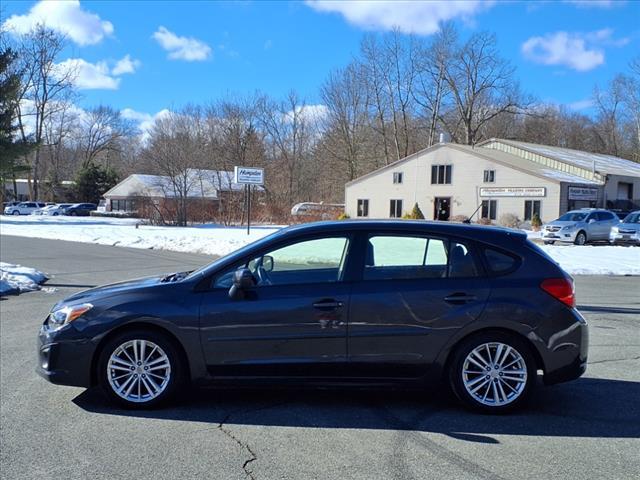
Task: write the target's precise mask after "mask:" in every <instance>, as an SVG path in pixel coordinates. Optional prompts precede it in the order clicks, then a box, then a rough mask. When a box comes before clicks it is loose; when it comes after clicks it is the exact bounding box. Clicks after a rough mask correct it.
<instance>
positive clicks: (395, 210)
mask: <svg viewBox="0 0 640 480" xmlns="http://www.w3.org/2000/svg"><path fill="white" fill-rule="evenodd" d="M389 216H390V217H391V218H400V217H401V216H402V200H391V202H390V203H389Z"/></svg>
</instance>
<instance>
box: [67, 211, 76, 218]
mask: <svg viewBox="0 0 640 480" xmlns="http://www.w3.org/2000/svg"><path fill="white" fill-rule="evenodd" d="M68 215H69V216H70V217H75V216H76V215H78V214H77V213H76V212H73V211H72V212H69V213H68Z"/></svg>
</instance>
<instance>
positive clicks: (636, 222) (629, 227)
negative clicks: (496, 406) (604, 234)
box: [609, 210, 640, 246]
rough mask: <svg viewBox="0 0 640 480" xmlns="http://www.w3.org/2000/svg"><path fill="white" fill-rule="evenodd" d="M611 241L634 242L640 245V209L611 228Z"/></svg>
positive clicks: (614, 242)
mask: <svg viewBox="0 0 640 480" xmlns="http://www.w3.org/2000/svg"><path fill="white" fill-rule="evenodd" d="M609 241H610V242H611V243H612V244H614V245H619V244H632V245H636V246H640V210H636V211H635V212H631V213H630V214H629V215H627V216H626V217H625V218H624V220H622V223H620V224H619V225H616V226H615V227H613V228H612V229H611V234H610V235H609Z"/></svg>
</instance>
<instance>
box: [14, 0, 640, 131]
mask: <svg viewBox="0 0 640 480" xmlns="http://www.w3.org/2000/svg"><path fill="white" fill-rule="evenodd" d="M2 10H3V11H2V22H3V23H4V26H5V27H7V28H10V29H11V30H12V31H21V30H25V29H27V28H28V27H29V26H30V25H32V24H33V23H34V22H35V21H38V19H42V18H45V19H47V23H48V24H51V25H53V26H55V28H57V29H59V30H60V31H62V32H65V33H66V34H67V35H68V36H69V38H70V46H69V48H68V49H67V51H66V52H65V55H64V56H63V57H62V58H61V59H60V60H61V61H63V60H67V61H69V62H75V64H76V65H79V67H80V68H79V71H80V72H81V75H80V76H81V77H82V78H79V80H78V82H79V86H80V87H82V90H81V94H82V98H81V99H80V100H79V104H80V106H82V107H88V106H92V105H96V104H99V103H104V104H108V105H112V106H114V107H116V108H118V109H121V110H124V109H129V110H127V111H129V112H130V115H131V116H133V117H136V118H138V119H139V120H141V121H142V120H144V119H145V118H147V119H148V118H150V117H152V116H153V115H154V114H156V113H157V112H159V111H161V110H162V109H165V108H169V109H171V108H177V107H180V106H182V105H184V104H186V103H189V102H193V103H199V102H206V101H208V100H212V99H216V98H220V97H222V96H224V95H227V94H231V95H234V94H237V95H244V94H248V93H252V92H254V91H256V90H260V91H263V92H266V93H269V94H272V95H274V96H280V95H284V94H285V93H286V92H287V91H289V90H290V89H295V90H297V91H298V92H299V93H300V94H301V95H302V96H304V97H305V98H306V100H307V103H309V104H316V103H319V98H318V89H319V86H320V85H321V84H322V82H323V81H324V79H325V78H326V76H327V74H328V73H329V71H331V70H332V69H334V68H337V67H341V66H344V65H345V64H346V63H347V62H348V61H349V59H350V58H351V57H352V56H353V55H354V54H356V53H357V51H358V46H359V42H360V40H361V39H362V36H363V34H364V33H365V32H368V31H373V32H383V31H385V30H388V29H389V28H391V25H397V26H398V27H399V28H401V30H403V31H405V32H414V33H416V34H418V35H422V36H424V37H428V36H429V35H430V34H431V33H433V31H435V30H436V29H437V25H438V23H439V20H440V21H441V20H448V19H451V20H453V21H455V22H456V23H457V24H458V25H459V27H460V30H461V33H462V35H463V37H464V36H468V35H470V34H471V33H473V32H475V31H480V30H488V31H491V32H494V33H495V34H496V35H497V39H498V45H499V49H500V51H501V52H502V55H503V56H504V57H506V58H507V59H509V60H510V61H511V62H512V63H513V64H514V65H515V66H516V67H517V77H518V78H519V80H520V83H521V85H522V87H523V88H524V89H525V90H526V91H528V92H530V93H532V94H534V95H536V96H537V97H538V98H540V99H541V100H543V101H548V102H555V103H560V104H566V105H570V106H572V108H574V109H578V110H580V109H582V110H583V111H585V112H586V113H588V112H589V110H588V102H587V100H588V98H589V96H590V95H591V92H592V90H593V87H594V85H595V84H596V83H599V84H601V85H602V84H605V83H606V82H607V81H608V80H609V79H611V78H612V77H613V76H614V75H615V74H616V73H618V72H622V71H625V70H626V67H627V64H628V63H629V61H630V60H631V58H633V56H634V55H638V54H639V53H640V1H634V0H630V1H620V2H616V1H607V0H594V1H580V0H578V1H540V2H501V1H491V0H489V1H484V0H470V1H467V2H425V3H421V2H417V1H413V2H407V3H400V2H395V3H392V2H366V1H360V2H355V3H354V2H341V3H339V2H322V1H320V2H314V1H310V2H286V1H282V2H268V1H261V2H258V1H253V2H251V1H250V2H205V1H194V2H189V1H182V2H177V1H175V2H172V1H164V2H159V1H158V2H155V1H154V2H150V1H149V2H115V1H113V2H107V1H92V2H78V1H77V0H71V1H66V2H64V3H63V2H33V1H30V2H29V1H13V0H8V1H7V0H5V1H3V7H2ZM585 107H586V108H585ZM133 112H137V113H133Z"/></svg>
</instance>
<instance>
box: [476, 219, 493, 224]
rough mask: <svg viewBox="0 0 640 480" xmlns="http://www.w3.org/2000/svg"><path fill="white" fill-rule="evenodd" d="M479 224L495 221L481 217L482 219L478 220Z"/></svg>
mask: <svg viewBox="0 0 640 480" xmlns="http://www.w3.org/2000/svg"><path fill="white" fill-rule="evenodd" d="M478 225H493V222H492V221H491V219H490V218H485V217H483V218H481V219H480V220H478Z"/></svg>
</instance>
